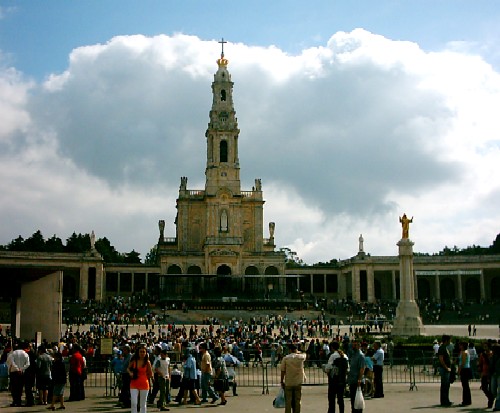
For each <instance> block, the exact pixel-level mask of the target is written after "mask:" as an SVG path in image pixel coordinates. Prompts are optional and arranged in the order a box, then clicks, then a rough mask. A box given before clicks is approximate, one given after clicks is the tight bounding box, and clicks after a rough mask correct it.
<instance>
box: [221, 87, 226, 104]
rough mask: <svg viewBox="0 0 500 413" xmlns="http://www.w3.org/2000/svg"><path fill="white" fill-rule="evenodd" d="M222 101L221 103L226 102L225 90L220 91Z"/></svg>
mask: <svg viewBox="0 0 500 413" xmlns="http://www.w3.org/2000/svg"><path fill="white" fill-rule="evenodd" d="M220 100H221V102H225V101H226V91H225V90H224V89H222V90H221V91H220Z"/></svg>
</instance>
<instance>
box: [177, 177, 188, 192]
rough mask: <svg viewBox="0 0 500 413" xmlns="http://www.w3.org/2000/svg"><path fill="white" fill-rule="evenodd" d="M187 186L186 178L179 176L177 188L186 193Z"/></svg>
mask: <svg viewBox="0 0 500 413" xmlns="http://www.w3.org/2000/svg"><path fill="white" fill-rule="evenodd" d="M187 184H188V179H187V176H181V186H180V187H179V189H180V190H181V191H186V190H187Z"/></svg>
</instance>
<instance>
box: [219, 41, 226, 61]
mask: <svg viewBox="0 0 500 413" xmlns="http://www.w3.org/2000/svg"><path fill="white" fill-rule="evenodd" d="M219 43H220V44H221V45H222V53H221V54H220V57H221V58H223V57H224V44H225V43H227V42H226V41H225V40H224V38H222V40H221V41H220V42H219Z"/></svg>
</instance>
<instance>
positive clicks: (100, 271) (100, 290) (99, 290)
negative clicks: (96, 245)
mask: <svg viewBox="0 0 500 413" xmlns="http://www.w3.org/2000/svg"><path fill="white" fill-rule="evenodd" d="M103 298H104V265H102V264H97V265H96V267H95V299H96V300H97V301H102V299H103Z"/></svg>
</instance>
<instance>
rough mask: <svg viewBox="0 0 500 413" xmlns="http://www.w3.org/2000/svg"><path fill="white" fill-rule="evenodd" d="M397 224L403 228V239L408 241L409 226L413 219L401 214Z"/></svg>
mask: <svg viewBox="0 0 500 413" xmlns="http://www.w3.org/2000/svg"><path fill="white" fill-rule="evenodd" d="M399 222H400V223H401V226H402V227H403V237H402V238H403V239H408V238H410V224H411V223H412V222H413V217H411V219H409V218H408V217H407V216H406V214H403V216H402V217H399Z"/></svg>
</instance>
